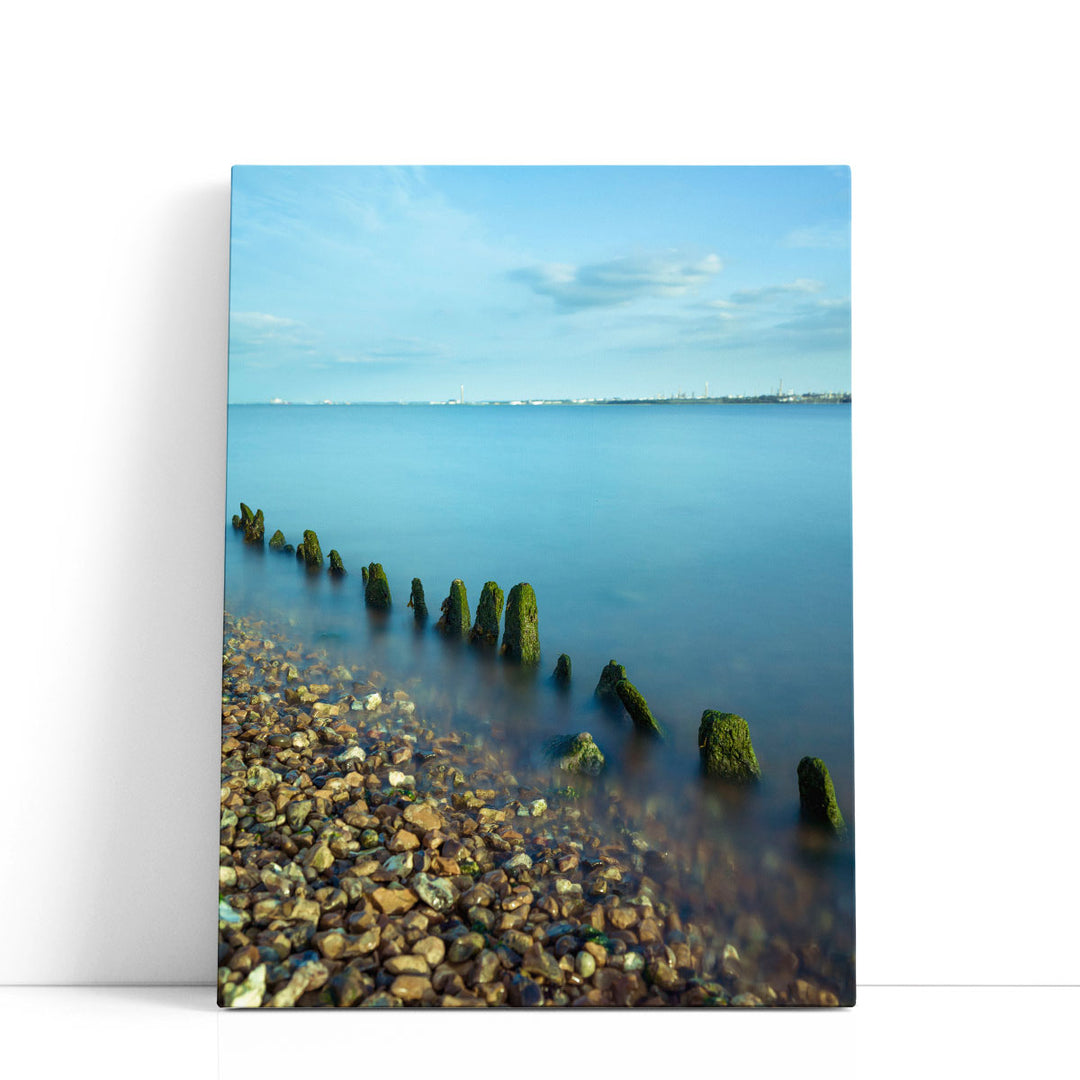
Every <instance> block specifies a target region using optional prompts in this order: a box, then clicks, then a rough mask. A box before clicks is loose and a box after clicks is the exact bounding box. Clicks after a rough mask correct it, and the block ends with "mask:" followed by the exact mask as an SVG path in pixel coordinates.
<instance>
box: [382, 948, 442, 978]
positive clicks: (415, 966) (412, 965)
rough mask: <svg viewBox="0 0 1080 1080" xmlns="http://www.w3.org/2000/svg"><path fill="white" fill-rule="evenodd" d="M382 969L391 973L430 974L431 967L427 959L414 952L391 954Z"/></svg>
mask: <svg viewBox="0 0 1080 1080" xmlns="http://www.w3.org/2000/svg"><path fill="white" fill-rule="evenodd" d="M383 970H384V971H386V972H388V973H389V974H391V975H424V976H428V975H430V974H431V967H430V966H429V965H428V962H427V960H425V959H424V957H422V956H417V955H415V954H414V953H403V954H401V955H400V956H391V957H390V958H389V959H388V960H387V961H386V962H385V963H384V964H383Z"/></svg>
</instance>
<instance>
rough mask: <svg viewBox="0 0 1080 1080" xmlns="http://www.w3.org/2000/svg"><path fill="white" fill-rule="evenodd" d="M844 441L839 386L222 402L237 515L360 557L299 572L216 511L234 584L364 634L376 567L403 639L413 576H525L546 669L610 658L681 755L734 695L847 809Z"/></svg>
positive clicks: (733, 705) (241, 592)
mask: <svg viewBox="0 0 1080 1080" xmlns="http://www.w3.org/2000/svg"><path fill="white" fill-rule="evenodd" d="M850 446H851V425H850V408H849V407H848V406H833V405H825V406H822V405H818V406H814V405H807V406H797V405H777V406H769V405H753V406H724V405H697V406H576V407H552V406H544V407H531V406H523V407H510V406H504V407H468V406H467V407H464V408H462V407H460V406H458V407H441V408H440V407H422V406H419V407H417V406H412V407H408V406H394V405H386V406H380V405H375V406H349V407H344V406H337V407H318V406H310V407H308V406H287V407H283V406H233V407H232V408H231V409H230V410H229V467H228V505H229V512H230V515H231V514H232V513H235V512H236V510H237V508H238V506H239V502H240V500H241V499H243V500H244V501H245V502H247V503H249V504H250V505H251V506H252V507H253V508H256V507H261V508H262V509H263V511H264V513H265V515H266V522H267V534H266V535H267V538H269V536H270V534H271V532H272V531H273V530H274V529H277V528H280V529H281V530H282V531H283V532H284V533H285V536H286V539H287V540H288V541H289V542H291V543H297V542H299V540H300V539H301V534H302V531H303V530H304V529H305V528H313V529H315V530H316V532H317V533H318V535H319V539H320V543H321V545H322V549H323V552H324V553H326V552H328V551H329V550H330V548H332V547H333V548H337V549H338V551H340V552H341V555H342V558H343V559H344V562H345V566H346V567H347V568H348V569H349V570H350V571H352V573H351V575H350V577H349V578H348V579H346V581H345V583H344V584H343V585H341V586H335V584H334V583H333V582H332V581H331V580H330V579H329V578H328V577H325V576H324V577H322V578H316V579H315V580H314V582H313V581H311V580H309V579H308V577H307V575H305V574H302V573H299V572H298V568H297V566H296V564H295V563H294V562H293V561H292V560H290V559H287V558H280V559H279V558H277V557H274V558H271V557H270V556H269V555H268V556H266V557H265V558H263V559H260V558H258V557H254V558H253V557H252V553H251V552H250V551H247V550H245V547H244V545H243V543H242V542H241V541H240V539H239V536H238V534H235V533H234V532H233V530H231V529H229V530H227V532H228V545H227V585H226V590H227V593H226V599H227V602H229V603H233V604H236V603H239V602H241V601H242V599H243V598H245V597H249V598H250V597H251V595H252V594H253V593H254V594H258V593H259V592H260V591H262V590H264V589H265V590H268V591H271V592H273V594H274V595H275V597H276V598H277V599H278V600H279V601H280V602H281V603H282V604H284V605H285V606H290V605H295V606H296V607H297V608H298V609H300V610H303V611H305V612H306V615H307V617H308V618H313V619H315V620H316V621H318V613H319V611H320V609H321V608H322V607H323V606H325V605H327V604H332V605H333V609H332V611H327V612H326V616H325V617H326V618H327V619H330V618H331V617H332V615H333V614H339V615H340V614H341V613H342V612H344V614H346V615H347V616H349V617H350V618H351V619H352V622H353V623H354V624H355V625H349V623H348V620H347V621H346V625H345V626H344V627H341V626H340V625H338V624H337V623H335V628H336V629H337V630H339V631H341V630H344V631H345V632H346V633H350V634H353V635H357V636H358V637H359V638H361V639H362V638H363V635H364V633H365V631H366V630H367V620H366V618H365V612H364V608H363V600H362V595H363V594H362V585H361V580H360V569H361V566H362V565H366V564H367V563H368V562H372V561H375V562H381V563H382V564H383V566H384V567H385V569H386V572H387V575H388V577H389V580H390V586H391V590H392V592H393V595H394V598H395V600H396V601H397V603H396V604H395V607H394V611H393V614H392V616H391V626H392V628H394V629H397V630H398V631H399V632H402V636H403V637H406V638H409V639H410V651H412V649H413V648H414V646H413V645H412V644H411V635H409V634H405V633H404V631H406V630H411V629H412V622H413V621H412V612H411V611H409V610H408V609H407V608H406V606H405V604H406V602H407V600H408V593H409V584H410V582H411V580H412V578H413V577H414V576H418V577H420V578H421V579H422V580H423V582H424V587H425V591H426V593H427V601H428V607H429V609H430V610H431V611H432V613H433V615H432V621H434V619H435V618H437V616H438V608H439V604H440V602H441V600H442V598H443V597H445V596H446V594H447V592H448V591H449V585H450V582H451V580H452V579H453V578H455V577H460V578H462V580H463V581H464V582H465V584H466V586H467V588H468V592H469V600H470V605H471V607H472V609H473V610H474V611H475V605H476V601H477V600H478V599H479V595H480V589H481V587H482V585H483V583H484V582H485V581H487V580H488V579H493V580H495V581H497V582H499V584H500V585H501V586H502V587H503V589H504V591H506V592H509V590H510V586H511V585H513V584H514V583H516V582H518V581H529V582H531V583H532V585H533V587H534V589H535V590H536V595H537V600H538V605H539V611H540V640H541V646H542V648H543V650H544V663H543V670H544V671H545V672H550V670H551V669H552V668H553V667H554V664H555V660H556V658H557V657H558V655H559V653H561V652H566V653H568V654H569V655H570V657H571V658H572V660H573V664H574V674H575V693H581V694H583V695H585V696H588V695H589V694H591V691H592V689H593V687H594V686H595V684H596V679H597V677H598V675H599V672H600V669H601V668H602V667H603V665H604V663H605V662H606V661H607V660H608V659H609V658H611V657H614V658H616V659H618V661H619V662H620V663H622V664H625V665H626V667H627V673H628V675H629V677H630V679H631V680H632V681H633V682H634V683H635V684H636V685H637V686H638V688H639V689H640V690H641V691H642V693H644V694H645V696H646V697H647V699H648V701H649V704H650V707H651V708H652V710H653V712H654V713H655V714H656V716H657V717H658V718H659V719H661V721H662V722H663V723H665V724H666V725H667V726H668V727H669V729H671V730H672V731H673V732H674V733H675V735H676V737H677V738H678V739H680V741H686V743H687V745H686V754H685V757H686V759H687V763H688V766H689V767H692V766H694V764H695V762H694V760H693V758H694V755H693V753H692V751H693V749H694V745H693V741H692V740H693V739H694V737H695V736H696V731H697V724H698V721H699V720H700V717H701V712H702V710H703V709H706V708H715V709H721V710H724V711H728V712H737V713H740V714H741V715H743V716H745V717H746V718H747V720H748V721H749V722H750V725H751V728H752V731H753V736H754V742H755V747H756V749H757V753H758V756H759V758H760V759H762V767H763V769H765V770H766V771H767V772H768V771H771V769H775V770H783V771H784V772H788V773H791V774H792V775H793V774H794V769H795V765H796V764H797V762H798V760H799V758H800V757H801V756H802V755H803V754H806V753H809V754H813V755H815V756H818V757H822V758H824V759H825V760H826V761H827V762H828V764H829V766H830V769H831V772H832V775H833V780H834V783H835V784H836V786H837V793H838V796H839V797H840V799H841V802H842V803H844V804H846V805H848V806H850V804H851V794H852V776H851V758H852V750H851V748H852V660H851V657H852V633H851V604H852V597H851V500H850V490H851V488H850V476H851V456H850ZM343 601H344V602H343ZM770 767H771V768H770ZM689 771H692V768H690V769H689Z"/></svg>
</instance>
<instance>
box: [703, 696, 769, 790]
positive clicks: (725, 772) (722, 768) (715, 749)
mask: <svg viewBox="0 0 1080 1080" xmlns="http://www.w3.org/2000/svg"><path fill="white" fill-rule="evenodd" d="M698 749H699V751H700V752H701V765H702V768H703V769H704V770H705V774H706V775H707V776H719V777H722V778H723V779H725V780H736V781H739V782H746V781H749V780H756V779H757V778H758V777H759V776H761V767H760V766H759V765H758V761H757V755H756V754H755V753H754V747H753V744H752V743H751V742H750V725H749V724H748V723H747V722H746V721H745V720H744V719H743V718H742V717H741V716H737V715H736V714H735V713H725V712H716V711H715V710H713V709H706V710H705V711H704V712H703V713H702V714H701V724H700V726H699V727H698Z"/></svg>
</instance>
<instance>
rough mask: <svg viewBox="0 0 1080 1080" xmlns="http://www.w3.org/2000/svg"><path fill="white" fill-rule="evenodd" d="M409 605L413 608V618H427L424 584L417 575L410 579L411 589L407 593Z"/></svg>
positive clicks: (419, 620)
mask: <svg viewBox="0 0 1080 1080" xmlns="http://www.w3.org/2000/svg"><path fill="white" fill-rule="evenodd" d="M409 607H411V608H412V609H413V618H414V619H415V620H416V621H417V622H421V621H422V620H423V619H426V618H427V601H426V600H425V599H424V585H423V582H421V580H420V579H419V578H418V577H414V578H413V579H412V591H411V592H410V593H409Z"/></svg>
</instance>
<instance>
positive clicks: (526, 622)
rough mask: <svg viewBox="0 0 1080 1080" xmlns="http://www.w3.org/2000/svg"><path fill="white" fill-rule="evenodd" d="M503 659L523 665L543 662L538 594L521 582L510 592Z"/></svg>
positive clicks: (507, 603)
mask: <svg viewBox="0 0 1080 1080" xmlns="http://www.w3.org/2000/svg"><path fill="white" fill-rule="evenodd" d="M502 652H503V655H505V656H508V657H510V658H511V659H512V660H519V661H520V662H521V663H523V664H537V663H539V662H540V630H539V616H538V614H537V610H536V593H534V592H533V587H532V586H531V585H530V584H529V583H528V582H527V581H522V582H519V583H518V584H517V585H515V586H514V587H513V588H512V589H511V590H510V595H509V596H508V597H507V600H506V625H505V627H504V629H503V643H502Z"/></svg>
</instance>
